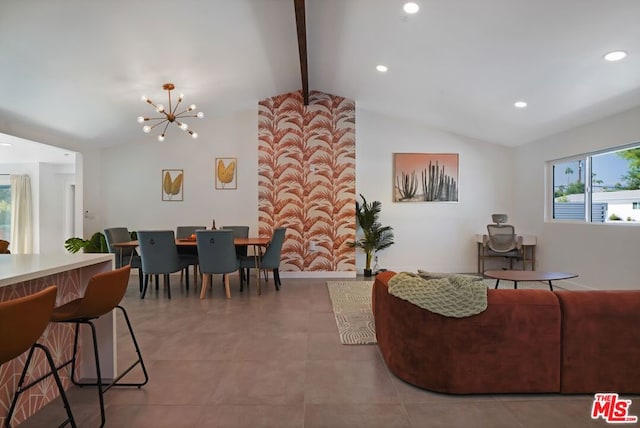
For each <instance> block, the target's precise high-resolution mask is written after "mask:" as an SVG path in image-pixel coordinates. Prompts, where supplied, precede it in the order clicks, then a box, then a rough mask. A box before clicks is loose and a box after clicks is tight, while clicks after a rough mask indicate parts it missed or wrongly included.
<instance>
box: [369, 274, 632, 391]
mask: <svg viewBox="0 0 640 428" xmlns="http://www.w3.org/2000/svg"><path fill="white" fill-rule="evenodd" d="M393 275H395V273H394V272H383V273H380V274H378V275H377V277H376V280H375V283H374V286H373V302H372V303H373V311H374V316H375V324H376V335H377V340H378V346H379V347H380V350H381V352H382V356H383V358H384V361H385V363H386V364H387V366H388V367H389V370H391V372H392V373H394V374H395V375H396V376H398V377H399V378H400V379H403V380H404V381H406V382H408V383H410V384H413V385H415V386H418V387H421V388H424V389H428V390H432V391H437V392H444V393H451V394H477V393H543V392H544V393H595V392H617V393H640V290H629V291H555V292H553V291H549V290H546V289H535V290H532V289H520V290H510V289H498V290H495V289H489V290H488V296H487V297H488V307H487V309H486V310H485V311H484V312H482V313H480V314H478V315H474V316H471V317H467V318H449V317H444V316H442V315H438V314H435V313H432V312H429V311H427V310H425V309H421V308H419V307H418V306H415V305H413V304H412V303H409V302H407V301H405V300H401V299H399V298H397V297H395V296H392V295H390V294H389V293H388V292H387V283H388V281H389V279H390V278H391V277H392V276H393Z"/></svg>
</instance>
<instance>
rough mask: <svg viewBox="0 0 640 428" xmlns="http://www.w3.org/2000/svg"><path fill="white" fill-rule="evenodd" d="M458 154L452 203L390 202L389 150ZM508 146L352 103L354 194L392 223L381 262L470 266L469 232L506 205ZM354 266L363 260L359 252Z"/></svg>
mask: <svg viewBox="0 0 640 428" xmlns="http://www.w3.org/2000/svg"><path fill="white" fill-rule="evenodd" d="M431 152H433V153H459V155H460V157H459V168H460V177H459V200H460V202H459V203H451V202H413V203H408V202H405V203H394V202H392V191H393V180H394V179H393V153H431ZM512 152H513V149H510V148H507V147H504V146H500V145H494V144H489V143H485V142H482V141H478V140H473V139H470V138H466V137H462V136H459V135H455V134H452V133H448V132H444V131H439V130H435V129H433V128H429V127H426V126H424V125H420V124H416V123H412V122H407V121H403V120H400V119H397V118H392V117H389V116H384V115H381V114H378V113H375V112H372V111H369V110H366V109H363V108H360V107H357V108H356V193H358V194H360V193H361V194H363V195H364V196H365V198H367V201H373V200H378V201H380V202H382V214H381V222H382V224H383V225H385V226H386V225H388V226H391V227H393V229H394V235H395V244H394V245H392V246H391V247H389V248H387V249H385V250H383V251H380V252H379V253H378V256H379V261H380V263H379V264H380V267H383V268H387V269H392V270H395V271H413V272H415V271H416V269H418V268H420V269H427V270H430V271H438V272H475V271H476V269H477V248H476V244H475V241H474V235H475V234H476V233H481V234H482V233H486V225H487V223H490V222H491V214H492V213H497V212H500V213H507V214H509V223H511V224H514V225H515V226H516V230H517V231H518V232H519V233H528V232H529V231H528V230H526V229H523V228H521V227H520V224H521V220H520V219H519V218H518V216H516V215H514V214H515V213H514V212H513V209H512V197H511V196H512V191H513V188H512V177H513V175H514V169H513V162H512ZM357 264H358V270H361V269H362V268H363V266H364V257H363V255H362V252H361V251H359V252H358V263H357Z"/></svg>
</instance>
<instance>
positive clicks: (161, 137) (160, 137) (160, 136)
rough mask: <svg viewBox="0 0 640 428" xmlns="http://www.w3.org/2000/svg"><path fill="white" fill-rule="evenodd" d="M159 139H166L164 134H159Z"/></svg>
mask: <svg viewBox="0 0 640 428" xmlns="http://www.w3.org/2000/svg"><path fill="white" fill-rule="evenodd" d="M158 141H160V142H162V141H164V134H160V135H158Z"/></svg>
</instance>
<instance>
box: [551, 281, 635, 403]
mask: <svg viewBox="0 0 640 428" xmlns="http://www.w3.org/2000/svg"><path fill="white" fill-rule="evenodd" d="M556 295H557V296H558V300H559V301H560V306H561V309H562V368H561V372H562V377H561V383H560V388H561V391H562V392H563V393H595V392H618V393H640V327H639V326H640V290H628V291H604V290H598V291H556Z"/></svg>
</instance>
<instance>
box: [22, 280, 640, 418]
mask: <svg viewBox="0 0 640 428" xmlns="http://www.w3.org/2000/svg"><path fill="white" fill-rule="evenodd" d="M252 279H253V282H254V283H255V278H252ZM221 282H222V281H221V277H220V276H217V277H215V278H214V288H213V290H212V292H210V293H209V295H208V296H207V299H206V300H200V299H199V296H198V294H199V293H198V291H197V290H196V291H194V290H193V288H192V289H191V290H190V291H189V292H186V291H185V290H184V288H182V287H181V286H180V285H179V278H178V277H174V278H172V283H173V285H172V297H173V298H172V299H171V300H168V299H167V298H166V296H165V295H164V293H162V292H160V293H158V292H156V291H155V290H151V291H150V293H148V295H147V297H146V298H145V300H140V299H139V297H138V293H137V289H138V285H137V275H136V274H134V275H132V277H131V281H130V286H129V290H128V293H127V296H126V298H125V300H124V302H123V305H124V306H125V307H126V308H127V310H128V313H129V315H130V317H131V319H132V323H133V326H134V330H135V331H136V334H137V336H138V339H139V341H140V344H141V347H142V352H143V356H144V358H145V360H146V364H147V367H148V370H149V376H150V381H149V383H148V384H147V385H146V386H145V387H143V388H142V389H133V388H114V389H112V390H110V391H109V392H107V393H106V395H105V400H106V406H107V410H106V411H107V424H106V425H107V426H108V427H145V428H146V427H153V428H161V427H172V428H175V427H227V428H232V427H243V428H245V427H251V428H260V427H277V428H286V427H298V428H300V427H305V428H311V427H328V428H339V427H349V428H354V427H367V428H371V427H381V428H394V427H492V428H497V427H508V428H517V427H543V428H556V427H581V428H583V427H597V426H606V425H607V424H606V422H604V421H603V420H597V421H594V420H592V419H591V418H590V409H591V402H592V396H587V395H578V396H573V395H572V396H562V395H555V394H549V395H475V396H452V395H444V394H438V393H432V392H428V391H423V390H420V389H417V388H414V387H412V386H410V385H408V384H406V383H404V382H402V381H401V380H399V379H397V378H396V377H395V376H394V375H393V374H391V373H389V371H388V370H387V368H386V366H385V364H384V363H383V361H382V359H381V357H380V354H379V352H378V349H377V347H376V346H375V345H351V346H349V345H342V344H341V343H340V341H339V338H338V334H337V331H336V325H335V321H334V318H333V312H332V309H331V303H330V301H329V296H328V292H327V288H326V286H325V283H326V280H323V279H289V278H284V279H283V286H282V289H281V290H280V291H279V292H276V291H275V289H274V288H273V282H271V281H270V282H269V284H268V286H266V287H264V290H263V294H262V296H258V295H257V293H256V290H255V288H254V287H252V288H251V289H250V291H249V292H247V291H246V290H245V292H244V293H240V292H239V290H238V278H237V276H236V275H234V276H233V277H232V297H233V298H232V299H231V300H226V299H225V298H224V293H223V288H222V283H221ZM263 285H264V284H263ZM121 321H122V320H119V326H118V328H119V333H122V334H120V335H119V336H120V337H119V340H118V346H119V359H120V363H121V364H122V365H123V366H124V363H126V362H127V361H129V362H131V361H133V355H134V354H133V347H132V346H131V345H130V342H129V340H128V335H127V336H125V335H123V333H124V332H125V331H126V328H125V326H124V323H123V322H121ZM132 375H133V374H132ZM136 376H137V373H136ZM69 397H70V401H71V405H72V408H73V411H74V414H75V416H76V419H77V421H78V426H79V427H96V426H98V425H99V410H98V400H97V395H96V392H95V390H94V389H90V388H84V389H80V388H77V387H74V388H72V389H71V390H70V392H69ZM625 398H631V399H633V400H634V403H633V404H632V406H631V409H632V411H635V413H633V412H631V413H632V414H635V415H640V396H632V397H625ZM636 403H637V404H636ZM62 415H63V410H62V406H61V405H60V402H59V400H58V401H56V402H54V403H52V404H50V405H48V406H47V407H45V408H44V409H43V410H41V411H40V412H38V413H37V414H36V415H34V416H33V417H32V418H30V419H29V420H28V421H26V422H25V423H24V424H22V425H21V427H49V426H53V425H54V424H55V423H56V421H60V420H61V418H62Z"/></svg>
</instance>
